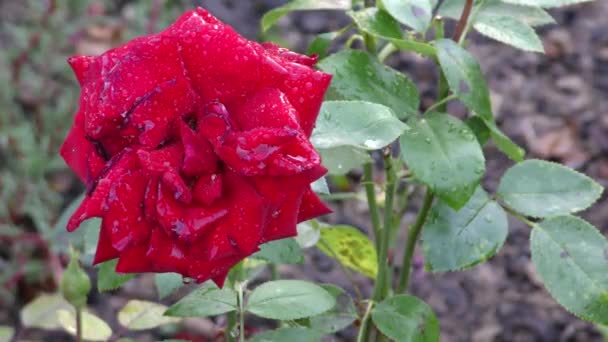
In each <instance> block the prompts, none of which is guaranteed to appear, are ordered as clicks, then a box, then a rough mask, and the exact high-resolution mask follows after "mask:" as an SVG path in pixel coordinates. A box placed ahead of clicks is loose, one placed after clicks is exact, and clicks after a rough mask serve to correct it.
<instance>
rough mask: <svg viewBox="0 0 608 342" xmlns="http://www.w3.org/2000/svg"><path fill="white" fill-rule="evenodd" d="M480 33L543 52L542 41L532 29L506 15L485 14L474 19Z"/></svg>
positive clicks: (527, 49)
mask: <svg viewBox="0 0 608 342" xmlns="http://www.w3.org/2000/svg"><path fill="white" fill-rule="evenodd" d="M474 27H475V29H476V30H477V31H479V32H480V33H481V34H483V35H486V36H488V37H490V38H493V39H496V40H498V41H500V42H503V43H505V44H509V45H512V46H514V47H516V48H519V49H522V50H525V51H535V52H544V47H543V43H542V42H541V40H540V38H538V36H537V35H536V32H534V29H533V28H532V27H530V26H529V25H528V24H526V23H524V22H523V21H521V20H519V19H516V18H513V17H507V16H486V17H482V18H479V19H478V20H476V22H475V25H474Z"/></svg>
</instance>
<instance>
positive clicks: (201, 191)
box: [192, 173, 223, 205]
mask: <svg viewBox="0 0 608 342" xmlns="http://www.w3.org/2000/svg"><path fill="white" fill-rule="evenodd" d="M222 183H223V182H222V175H221V174H215V173H214V174H209V175H203V176H201V177H200V178H199V179H198V180H197V181H196V183H195V184H194V187H193V188H192V193H193V194H192V196H193V197H194V200H196V201H197V202H199V203H201V204H205V205H210V204H211V203H213V202H214V201H216V200H217V199H219V198H220V196H221V195H222Z"/></svg>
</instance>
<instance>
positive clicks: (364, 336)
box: [357, 300, 374, 342]
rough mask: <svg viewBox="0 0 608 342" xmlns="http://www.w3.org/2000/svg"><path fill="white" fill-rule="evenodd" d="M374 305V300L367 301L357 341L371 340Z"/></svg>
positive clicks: (365, 341)
mask: <svg viewBox="0 0 608 342" xmlns="http://www.w3.org/2000/svg"><path fill="white" fill-rule="evenodd" d="M373 307H374V301H373V300H370V301H369V302H368V303H367V308H366V309H365V314H364V315H363V319H362V320H361V328H360V329H359V334H358V335H357V342H367V341H369V338H368V337H369V332H370V329H369V326H370V324H369V320H370V318H371V312H372V308H373Z"/></svg>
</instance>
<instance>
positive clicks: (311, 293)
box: [246, 280, 336, 320]
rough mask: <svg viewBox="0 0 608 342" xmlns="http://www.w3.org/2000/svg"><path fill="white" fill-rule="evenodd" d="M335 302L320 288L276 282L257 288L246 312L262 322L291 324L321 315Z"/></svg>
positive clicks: (296, 281) (305, 283) (304, 283)
mask: <svg viewBox="0 0 608 342" xmlns="http://www.w3.org/2000/svg"><path fill="white" fill-rule="evenodd" d="M334 305H336V299H335V298H334V297H333V296H332V295H331V294H329V293H328V292H327V291H326V290H325V289H323V288H322V287H320V286H319V285H316V284H313V283H310V282H306V281H301V280H275V281H270V282H267V283H264V284H262V285H260V286H258V287H257V288H256V289H255V290H253V292H252V293H251V295H250V296H249V300H248V303H247V307H246V309H247V311H249V312H251V313H253V314H255V315H257V316H260V317H264V318H270V319H280V320H294V319H300V318H305V317H310V316H314V315H318V314H320V313H323V312H325V311H327V310H329V309H331V308H332V307H333V306H334Z"/></svg>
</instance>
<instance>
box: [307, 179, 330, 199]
mask: <svg viewBox="0 0 608 342" xmlns="http://www.w3.org/2000/svg"><path fill="white" fill-rule="evenodd" d="M310 188H311V189H312V191H314V192H315V193H317V194H323V195H329V185H327V179H325V177H321V178H319V179H317V180H316V181H314V182H312V183H310Z"/></svg>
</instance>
